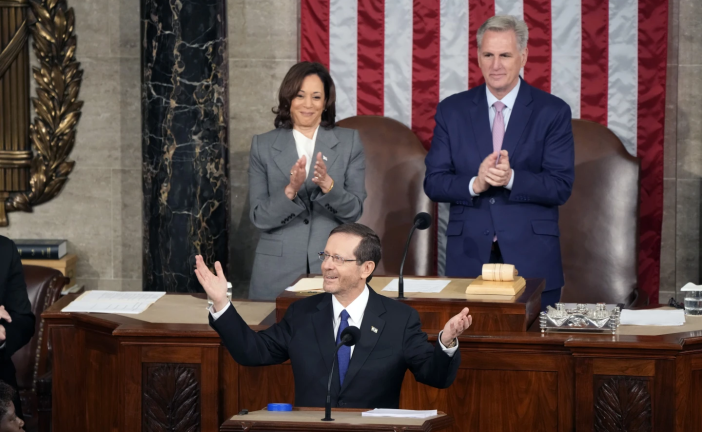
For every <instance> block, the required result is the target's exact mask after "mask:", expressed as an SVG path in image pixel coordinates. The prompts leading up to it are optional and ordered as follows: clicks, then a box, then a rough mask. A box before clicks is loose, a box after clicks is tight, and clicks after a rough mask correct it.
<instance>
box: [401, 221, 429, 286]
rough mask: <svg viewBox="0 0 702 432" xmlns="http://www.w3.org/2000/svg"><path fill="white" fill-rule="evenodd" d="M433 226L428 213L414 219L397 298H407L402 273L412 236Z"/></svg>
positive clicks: (404, 255) (403, 260)
mask: <svg viewBox="0 0 702 432" xmlns="http://www.w3.org/2000/svg"><path fill="white" fill-rule="evenodd" d="M430 226H431V215H430V214H429V213H426V212H421V213H417V216H415V217H414V224H413V225H412V229H411V230H410V233H409V236H408V237H407V244H406V245H405V253H404V254H402V263H401V264H400V278H399V281H398V284H397V285H398V288H397V298H398V299H403V298H405V280H404V279H403V278H402V273H403V271H404V269H405V260H406V259H407V251H408V250H409V245H410V241H411V240H412V234H414V230H416V229H419V230H425V229H427V228H429V227H430Z"/></svg>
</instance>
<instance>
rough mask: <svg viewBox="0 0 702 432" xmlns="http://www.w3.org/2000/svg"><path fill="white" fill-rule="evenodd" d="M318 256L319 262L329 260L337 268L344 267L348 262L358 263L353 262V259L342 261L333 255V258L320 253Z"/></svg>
mask: <svg viewBox="0 0 702 432" xmlns="http://www.w3.org/2000/svg"><path fill="white" fill-rule="evenodd" d="M318 255H319V260H320V261H322V262H324V261H325V260H326V259H327V258H331V260H332V262H333V263H334V264H335V265H338V266H340V265H344V263H345V262H349V261H358V260H355V259H343V258H342V257H340V256H339V255H333V256H332V255H329V254H328V253H326V252H320V253H319V254H318Z"/></svg>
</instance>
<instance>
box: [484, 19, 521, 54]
mask: <svg viewBox="0 0 702 432" xmlns="http://www.w3.org/2000/svg"><path fill="white" fill-rule="evenodd" d="M488 30H490V31H496V32H504V31H509V30H512V31H513V32H514V34H516V35H517V48H519V51H524V49H525V48H526V46H527V42H528V41H529V27H527V25H526V23H525V22H524V20H521V19H519V18H517V17H515V16H512V15H495V16H494V17H490V18H488V19H487V21H485V22H484V23H483V25H481V26H480V28H479V29H478V50H479V49H480V47H481V46H482V45H483V35H484V34H485V32H486V31H488Z"/></svg>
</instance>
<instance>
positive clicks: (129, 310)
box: [61, 291, 166, 314]
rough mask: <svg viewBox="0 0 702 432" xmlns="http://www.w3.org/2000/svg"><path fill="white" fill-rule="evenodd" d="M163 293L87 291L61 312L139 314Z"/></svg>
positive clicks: (163, 293)
mask: <svg viewBox="0 0 702 432" xmlns="http://www.w3.org/2000/svg"><path fill="white" fill-rule="evenodd" d="M164 295H166V293H165V292H152V291H147V292H142V291H138V292H133V291H127V292H125V291H88V292H86V293H85V294H82V295H81V296H80V297H78V298H77V299H75V300H73V302H72V303H71V304H69V305H68V306H66V307H65V308H63V310H62V311H61V312H95V313H118V314H140V313H142V312H144V311H145V310H146V309H147V308H148V307H149V306H151V305H152V304H154V303H156V301H157V300H158V299H160V298H161V297H163V296H164Z"/></svg>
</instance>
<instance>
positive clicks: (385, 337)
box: [210, 287, 461, 408]
mask: <svg viewBox="0 0 702 432" xmlns="http://www.w3.org/2000/svg"><path fill="white" fill-rule="evenodd" d="M368 289H369V290H370V293H369V294H370V295H369V298H368V305H367V306H366V310H365V312H364V313H363V321H362V322H361V338H360V339H359V342H358V343H357V344H356V346H355V347H354V351H353V354H352V356H351V362H350V363H349V368H348V370H347V372H346V377H345V378H344V385H343V386H341V388H340V386H339V368H338V363H337V364H336V365H335V366H334V377H333V379H332V389H331V396H332V406H335V407H344V408H398V407H399V404H400V389H401V387H402V380H403V379H404V378H405V372H406V371H407V369H409V370H411V371H412V373H414V376H415V378H416V379H417V381H419V382H421V383H424V384H427V385H430V386H433V387H439V388H445V387H448V386H449V385H451V383H453V380H454V379H455V378H456V373H457V372H458V366H459V365H460V364H461V353H460V350H456V352H455V353H454V355H453V357H449V356H448V355H447V354H446V353H445V352H444V351H443V350H442V349H441V345H440V344H439V343H438V342H437V343H436V346H432V344H431V343H429V342H428V341H427V335H426V333H424V332H423V331H422V325H421V323H420V321H419V314H418V313H417V311H416V310H414V309H413V308H411V307H410V306H407V305H405V304H403V303H400V302H398V301H395V300H393V299H390V298H387V297H385V296H382V295H380V294H377V293H376V292H375V291H373V290H372V289H371V288H370V287H369V288H368ZM333 319H334V307H333V305H332V298H331V294H318V295H315V296H312V297H307V298H305V299H302V300H298V301H296V302H295V303H293V304H291V305H290V306H289V307H288V310H287V311H286V313H285V317H283V319H282V320H281V321H280V322H279V323H277V324H274V325H272V326H271V327H269V328H268V329H266V330H263V331H261V332H255V331H253V330H251V329H250V328H249V326H248V325H246V323H245V322H244V320H243V319H242V318H241V316H239V314H238V313H237V312H236V310H235V309H234V307H229V308H228V309H227V310H226V311H225V312H224V314H223V315H222V316H220V317H219V318H218V319H217V320H216V321H215V320H213V319H212V316H211V315H210V325H211V326H212V328H214V329H215V330H216V331H217V333H219V335H220V336H221V337H222V341H223V342H224V346H225V347H226V348H227V350H228V351H229V353H230V354H231V355H232V357H233V358H234V360H236V361H237V363H239V364H241V365H243V366H262V365H272V364H279V363H283V362H284V361H286V360H288V359H290V362H291V363H292V369H293V376H294V378H295V405H297V406H304V407H323V406H324V402H325V400H326V395H327V382H328V380H329V371H330V368H331V365H332V359H333V356H334V351H335V349H336V338H335V336H334V323H333ZM372 328H375V331H373V330H371V329H372Z"/></svg>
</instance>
